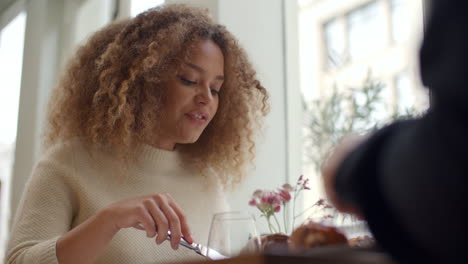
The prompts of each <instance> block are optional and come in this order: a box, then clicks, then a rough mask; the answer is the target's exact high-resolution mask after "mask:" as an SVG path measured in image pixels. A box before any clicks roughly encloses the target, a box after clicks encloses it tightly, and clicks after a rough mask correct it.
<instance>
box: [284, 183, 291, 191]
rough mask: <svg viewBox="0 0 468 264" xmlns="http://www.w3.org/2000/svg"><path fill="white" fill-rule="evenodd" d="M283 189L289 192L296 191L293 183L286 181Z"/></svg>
mask: <svg viewBox="0 0 468 264" xmlns="http://www.w3.org/2000/svg"><path fill="white" fill-rule="evenodd" d="M282 187H283V190H285V191H287V192H292V191H294V188H293V187H292V186H291V184H289V183H286V184H283V186H282Z"/></svg>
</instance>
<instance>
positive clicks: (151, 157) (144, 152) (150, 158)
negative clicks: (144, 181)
mask: <svg viewBox="0 0 468 264" xmlns="http://www.w3.org/2000/svg"><path fill="white" fill-rule="evenodd" d="M139 160H140V162H141V164H142V165H143V166H144V167H150V168H157V170H160V171H165V170H174V169H175V168H180V165H181V160H180V153H179V152H178V151H177V150H173V151H169V150H164V149H159V148H155V147H153V146H150V145H146V144H145V145H143V146H142V149H141V154H140V157H139Z"/></svg>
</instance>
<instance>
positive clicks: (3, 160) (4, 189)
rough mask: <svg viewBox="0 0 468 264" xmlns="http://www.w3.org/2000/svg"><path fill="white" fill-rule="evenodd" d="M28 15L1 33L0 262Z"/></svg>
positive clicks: (18, 18) (4, 239) (12, 23)
mask: <svg viewBox="0 0 468 264" xmlns="http://www.w3.org/2000/svg"><path fill="white" fill-rule="evenodd" d="M25 25H26V13H24V12H22V13H20V14H19V15H17V16H16V17H15V18H14V19H13V20H12V21H11V22H10V23H9V24H8V25H7V26H5V27H4V28H3V29H2V30H1V31H0V72H1V73H2V81H3V82H4V83H3V85H2V89H1V92H2V96H0V120H2V122H0V199H1V204H0V259H1V258H3V255H4V249H5V242H6V235H7V230H8V229H7V227H8V220H9V185H10V177H11V169H12V165H13V160H14V154H15V142H16V128H17V121H18V106H19V94H20V86H21V69H22V62H23V44H24V30H25Z"/></svg>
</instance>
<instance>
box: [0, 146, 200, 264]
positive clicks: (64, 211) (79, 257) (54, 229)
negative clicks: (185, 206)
mask: <svg viewBox="0 0 468 264" xmlns="http://www.w3.org/2000/svg"><path fill="white" fill-rule="evenodd" d="M62 154H63V153H62ZM56 158H57V157H53V158H49V159H47V160H45V161H43V162H41V163H39V165H38V166H37V167H36V168H35V170H34V173H33V175H32V177H31V179H30V181H29V183H28V186H27V188H26V189H25V193H24V195H23V198H22V202H21V205H20V207H19V208H18V213H17V217H16V218H15V222H14V226H13V229H12V232H11V238H10V243H9V249H8V254H7V257H6V261H7V263H8V264H12V263H15V264H29V263H39V264H42V263H44V264H45V263H47V264H49V263H60V264H67V263H80V264H86V263H94V262H95V261H96V259H97V258H98V257H99V256H100V255H101V254H102V253H103V252H104V250H105V248H106V247H107V246H108V244H109V242H110V241H111V240H112V238H113V236H114V235H115V234H116V233H117V232H118V231H119V230H120V229H122V228H138V229H142V230H144V231H146V233H147V236H148V237H154V236H156V234H157V235H158V236H157V238H156V242H155V243H158V244H160V243H162V242H163V241H164V240H165V239H166V238H167V232H168V230H171V233H172V240H171V245H172V247H173V248H174V249H176V248H177V247H178V242H179V241H180V238H181V236H184V237H185V239H186V240H188V241H189V242H193V239H192V237H191V235H190V230H189V227H188V224H187V220H186V218H185V216H184V214H183V212H182V211H181V209H180V207H179V206H178V205H177V204H176V202H175V201H174V200H173V199H172V198H171V196H170V195H169V194H156V195H149V196H144V197H138V198H134V199H130V200H125V201H120V202H116V203H114V204H112V205H109V206H108V207H106V208H104V209H102V210H101V211H99V212H98V213H97V214H96V215H95V216H92V217H90V218H89V219H88V220H86V221H85V222H83V223H81V224H80V225H78V226H76V227H75V228H74V229H72V230H70V229H71V223H72V221H73V217H74V212H76V211H77V210H78V207H79V204H78V198H77V197H78V195H79V194H77V193H76V192H75V190H74V189H73V187H72V186H73V184H70V182H71V181H70V178H69V177H67V176H66V175H65V174H66V173H70V169H69V168H66V165H65V164H70V162H69V161H65V160H63V159H60V158H59V159H56ZM156 229H157V230H156Z"/></svg>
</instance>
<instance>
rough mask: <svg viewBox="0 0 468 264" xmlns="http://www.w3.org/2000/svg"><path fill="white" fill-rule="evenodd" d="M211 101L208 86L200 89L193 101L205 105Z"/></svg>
mask: <svg viewBox="0 0 468 264" xmlns="http://www.w3.org/2000/svg"><path fill="white" fill-rule="evenodd" d="M211 101H213V96H212V95H211V90H210V89H209V88H203V89H200V91H199V92H198V94H197V95H196V96H195V102H196V103H197V104H198V105H207V104H209V103H211Z"/></svg>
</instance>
